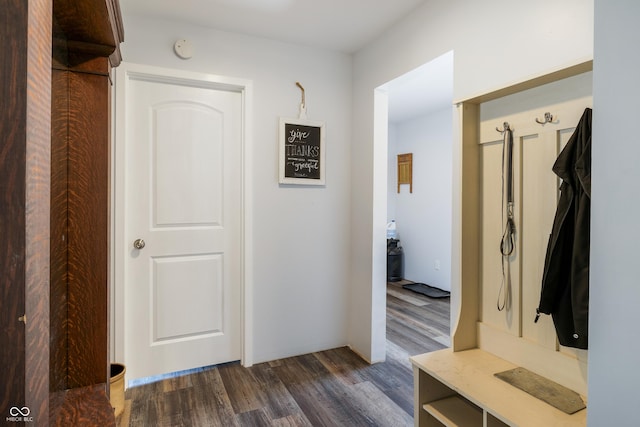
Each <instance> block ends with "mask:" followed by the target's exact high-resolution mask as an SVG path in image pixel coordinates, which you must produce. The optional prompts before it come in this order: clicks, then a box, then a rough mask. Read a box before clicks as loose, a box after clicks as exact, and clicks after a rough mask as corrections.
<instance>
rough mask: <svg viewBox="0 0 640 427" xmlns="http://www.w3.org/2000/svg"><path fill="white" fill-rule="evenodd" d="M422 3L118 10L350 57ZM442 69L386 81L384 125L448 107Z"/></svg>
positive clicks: (245, 0)
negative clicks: (294, 44) (387, 83)
mask: <svg viewBox="0 0 640 427" xmlns="http://www.w3.org/2000/svg"><path fill="white" fill-rule="evenodd" d="M426 1H428V0H120V7H121V10H122V14H123V15H125V16H126V15H146V16H156V17H161V18H168V19H175V20H180V21H184V22H188V23H193V24H197V25H201V26H206V27H210V28H215V29H218V30H223V31H229V32H234V33H241V34H247V35H252V36H256V37H263V38H268V39H272V40H278V41H282V42H289V43H296V44H303V45H306V46H313V47H317V48H323V49H329V50H332V51H338V52H345V53H353V52H355V51H357V50H358V49H360V48H362V47H363V46H365V45H366V44H367V43H369V42H371V41H373V40H375V39H376V38H378V37H379V36H380V35H381V34H382V33H384V32H385V31H386V30H387V29H388V28H390V27H391V26H393V25H394V24H395V23H396V22H398V21H400V20H401V19H402V18H404V17H405V16H407V15H408V14H409V13H411V11H412V10H414V9H415V8H417V7H419V6H420V5H422V4H423V3H425V2H426ZM125 22H126V21H125ZM125 32H126V29H125ZM125 37H126V34H125ZM448 64H449V63H448V62H447V61H442V60H438V59H436V60H434V61H432V62H430V63H429V64H425V65H424V66H423V67H420V68H419V69H417V70H414V71H412V72H410V73H407V75H405V76H402V77H400V78H398V79H396V80H394V81H393V82H390V83H389V85H388V87H387V88H388V94H389V118H390V121H392V122H399V121H403V120H407V119H410V118H413V117H416V116H418V115H421V114H427V113H428V112H432V111H434V110H437V109H440V108H444V107H446V106H447V105H451V102H452V97H453V95H452V93H453V90H452V83H450V81H451V73H452V69H451V67H452V63H451V65H450V66H449V65H448Z"/></svg>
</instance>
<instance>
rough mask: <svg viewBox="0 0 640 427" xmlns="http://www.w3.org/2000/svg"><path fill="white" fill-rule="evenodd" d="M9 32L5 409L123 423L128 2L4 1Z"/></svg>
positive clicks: (1, 297)
mask: <svg viewBox="0 0 640 427" xmlns="http://www.w3.org/2000/svg"><path fill="white" fill-rule="evenodd" d="M0 40H2V41H3V42H4V43H3V48H2V50H3V59H2V61H0V236H1V238H0V286H1V288H0V321H1V334H0V366H2V369H0V420H1V421H2V422H3V423H4V422H5V421H7V422H16V421H21V420H20V419H18V418H22V421H27V422H32V423H34V425H38V426H43V425H64V426H69V425H74V426H79V425H100V426H107V425H115V418H114V414H113V409H112V408H111V405H110V403H109V364H110V357H109V277H108V272H109V210H110V207H109V200H110V188H109V187H110V152H111V149H110V144H111V137H110V110H111V106H110V93H111V81H110V71H111V69H112V67H115V66H117V65H118V64H119V63H120V60H121V56H120V50H119V44H120V43H121V42H122V40H123V27H122V20H121V15H120V9H119V5H118V1H117V0H0ZM11 417H13V419H11Z"/></svg>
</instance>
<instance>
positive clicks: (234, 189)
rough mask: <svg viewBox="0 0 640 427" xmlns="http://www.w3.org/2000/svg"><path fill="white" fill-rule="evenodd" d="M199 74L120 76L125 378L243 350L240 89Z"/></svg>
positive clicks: (227, 358) (190, 365) (218, 358)
mask: <svg viewBox="0 0 640 427" xmlns="http://www.w3.org/2000/svg"><path fill="white" fill-rule="evenodd" d="M201 83H202V85H201V86H199V85H198V83H197V82H195V83H194V81H193V80H189V81H188V82H185V81H181V80H179V79H174V80H172V79H170V78H165V77H161V76H160V77H149V76H148V75H140V76H139V77H131V78H129V79H128V80H127V82H126V84H127V86H126V106H125V108H126V119H125V122H126V123H125V124H124V126H125V134H126V137H125V139H126V141H125V150H126V154H125V193H126V196H125V207H124V211H125V218H124V223H125V233H124V234H125V242H127V243H128V245H129V246H128V248H126V249H125V250H126V252H127V255H126V257H125V273H124V276H125V283H124V288H125V326H124V329H125V363H126V364H127V378H128V380H132V379H136V378H142V377H147V376H152V375H159V374H164V373H169V372H174V371H180V370H185V369H191V368H195V367H201V366H207V365H211V364H216V363H222V362H228V361H233V360H239V359H240V358H241V277H242V275H241V271H242V270H241V268H242V267H241V253H242V246H241V245H242V244H241V242H242V229H241V225H242V221H241V212H242V207H241V204H242V96H241V94H240V93H239V92H234V91H230V90H224V89H219V88H216V87H214V86H211V85H210V84H207V82H204V81H203V82H201ZM136 241H137V242H138V244H137V246H138V248H136V245H135V244H134V242H136ZM142 242H143V243H142ZM142 245H144V247H141V246H142Z"/></svg>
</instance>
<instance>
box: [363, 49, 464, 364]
mask: <svg viewBox="0 0 640 427" xmlns="http://www.w3.org/2000/svg"><path fill="white" fill-rule="evenodd" d="M379 103H380V104H382V105H378V104H379ZM378 108H381V109H383V110H384V109H385V108H386V110H387V114H386V120H387V122H386V130H382V129H383V128H385V126H378V124H376V130H375V132H376V135H375V138H376V140H378V141H385V140H386V144H383V145H386V146H385V147H379V149H380V150H381V151H382V150H383V148H384V149H385V150H386V154H387V168H386V173H387V181H386V188H378V187H382V186H377V187H376V189H375V190H374V191H375V192H376V194H377V195H381V196H382V193H383V192H386V200H387V204H386V219H387V223H389V224H391V222H392V221H393V224H394V226H395V227H396V233H397V235H396V236H395V239H394V240H389V239H388V240H387V244H388V254H389V255H388V263H387V268H388V269H389V268H391V269H393V272H389V271H388V272H387V273H388V274H387V295H386V296H387V299H386V301H387V302H386V325H387V327H386V332H387V350H388V351H389V352H391V351H393V352H404V353H406V354H407V355H409V356H411V355H415V354H420V353H425V352H428V351H434V350H437V349H441V348H444V347H448V346H450V325H451V320H450V304H449V298H448V297H433V296H426V295H424V294H422V293H418V292H415V291H411V290H409V289H405V288H404V285H406V284H411V283H422V284H424V285H425V286H427V287H430V288H432V289H435V290H438V291H444V293H445V294H446V293H447V292H450V291H451V249H452V217H453V215H452V209H453V203H452V176H453V140H454V136H453V118H454V113H455V110H454V106H453V52H448V53H446V54H444V55H442V56H440V57H438V58H435V59H434V60H432V61H430V62H428V63H426V64H424V65H422V66H420V67H418V68H416V69H414V70H412V71H410V72H408V73H406V74H404V75H402V76H400V77H398V78H396V79H394V80H392V81H389V82H387V83H386V84H384V85H382V86H381V87H379V88H378V90H377V96H376V111H377V112H378V111H379V110H378ZM376 116H377V117H380V120H383V119H384V117H385V115H384V114H381V115H376ZM384 132H386V135H382V133H384ZM381 151H377V152H381ZM408 156H409V157H410V158H411V159H412V164H411V168H410V172H409V173H410V174H411V176H410V177H408V179H407V176H406V174H407V170H406V168H405V167H403V166H402V165H400V164H399V159H406V158H407V157H408ZM399 168H400V170H399ZM399 172H402V173H399ZM401 176H402V179H400V178H401ZM404 182H409V183H406V184H405V183H404ZM384 214H385V213H380V212H378V215H379V216H378V217H385V215H384ZM389 237H393V236H389ZM396 247H400V248H401V250H400V251H398V249H396ZM391 257H393V260H391ZM398 257H400V260H398ZM390 261H393V262H390ZM398 262H399V263H400V266H398ZM389 273H391V274H389ZM427 290H428V289H427ZM440 294H442V292H440Z"/></svg>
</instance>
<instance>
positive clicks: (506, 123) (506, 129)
mask: <svg viewBox="0 0 640 427" xmlns="http://www.w3.org/2000/svg"><path fill="white" fill-rule="evenodd" d="M496 130H497V131H498V132H500V133H503V132H506V131H508V130H513V129H511V128H510V127H509V122H504V123H503V124H502V129H498V127H497V126H496Z"/></svg>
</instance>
